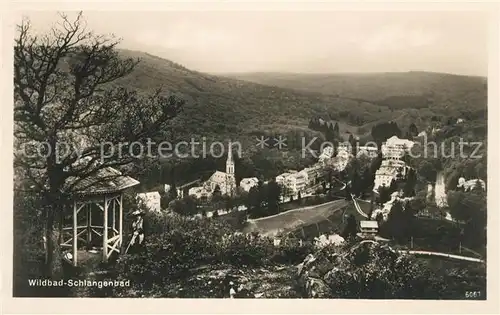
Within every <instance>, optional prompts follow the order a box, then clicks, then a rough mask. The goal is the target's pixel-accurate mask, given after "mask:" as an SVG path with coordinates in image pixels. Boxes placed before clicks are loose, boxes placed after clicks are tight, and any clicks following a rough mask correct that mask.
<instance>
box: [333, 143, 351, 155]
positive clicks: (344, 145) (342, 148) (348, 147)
mask: <svg viewBox="0 0 500 315" xmlns="http://www.w3.org/2000/svg"><path fill="white" fill-rule="evenodd" d="M341 151H345V152H346V153H349V154H351V153H352V145H351V144H350V143H349V142H340V143H339V145H338V147H337V155H338V154H339V153H340V152H341Z"/></svg>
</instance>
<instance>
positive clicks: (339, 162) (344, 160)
mask: <svg viewBox="0 0 500 315" xmlns="http://www.w3.org/2000/svg"><path fill="white" fill-rule="evenodd" d="M351 157H352V154H351V153H349V151H348V150H345V149H341V150H339V151H338V152H337V156H336V157H335V158H334V159H333V165H334V168H335V169H336V170H337V171H343V170H344V169H345V168H346V166H347V164H348V163H349V160H350V159H351Z"/></svg>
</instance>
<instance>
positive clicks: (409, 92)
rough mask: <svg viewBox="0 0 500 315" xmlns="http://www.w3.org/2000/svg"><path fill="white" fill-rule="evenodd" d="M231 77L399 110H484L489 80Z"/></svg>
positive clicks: (428, 75) (413, 74)
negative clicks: (428, 108) (450, 108)
mask: <svg viewBox="0 0 500 315" xmlns="http://www.w3.org/2000/svg"><path fill="white" fill-rule="evenodd" d="M227 76H230V77H233V78H237V79H241V80H246V81H249V82H256V83H261V84H266V85H273V86H279V87H283V88H290V89H295V90H299V91H308V92H318V93H323V94H328V95H336V96H339V97H343V98H351V99H358V100H365V101H368V102H371V103H375V104H379V105H385V106H388V107H391V108H394V109H398V108H423V107H430V108H447V107H453V108H454V109H466V108H468V109H472V110H475V109H483V108H484V107H485V106H486V104H487V79H486V78H484V77H473V76H461V75H453V74H445V73H432V72H419V71H410V72H398V73H365V74H297V73H241V74H238V73H237V74H227Z"/></svg>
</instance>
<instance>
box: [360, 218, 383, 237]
mask: <svg viewBox="0 0 500 315" xmlns="http://www.w3.org/2000/svg"><path fill="white" fill-rule="evenodd" d="M359 231H360V232H361V234H364V235H375V234H377V233H378V222H377V221H359Z"/></svg>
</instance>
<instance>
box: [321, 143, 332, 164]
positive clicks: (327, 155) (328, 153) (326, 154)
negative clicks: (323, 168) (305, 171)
mask: <svg viewBox="0 0 500 315" xmlns="http://www.w3.org/2000/svg"><path fill="white" fill-rule="evenodd" d="M333 153H334V150H333V147H331V146H328V147H326V148H324V149H323V151H322V152H321V154H320V156H319V158H318V160H319V161H320V162H322V161H324V160H327V159H331V158H332V157H333Z"/></svg>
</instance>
